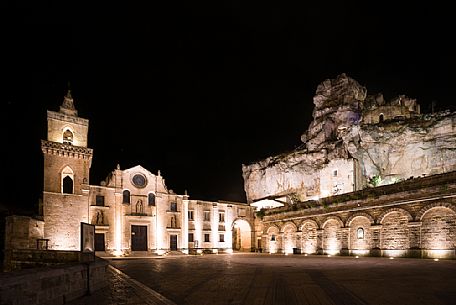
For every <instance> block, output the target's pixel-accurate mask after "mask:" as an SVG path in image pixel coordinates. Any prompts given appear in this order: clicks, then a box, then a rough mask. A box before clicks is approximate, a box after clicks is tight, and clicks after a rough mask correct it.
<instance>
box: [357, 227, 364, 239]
mask: <svg viewBox="0 0 456 305" xmlns="http://www.w3.org/2000/svg"><path fill="white" fill-rule="evenodd" d="M356 233H357V236H358V239H364V229H363V228H358V231H357V232H356Z"/></svg>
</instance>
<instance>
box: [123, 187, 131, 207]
mask: <svg viewBox="0 0 456 305" xmlns="http://www.w3.org/2000/svg"><path fill="white" fill-rule="evenodd" d="M122 203H128V204H130V191H129V190H125V191H123V192H122Z"/></svg>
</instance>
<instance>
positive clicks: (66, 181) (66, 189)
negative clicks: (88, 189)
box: [62, 176, 73, 194]
mask: <svg viewBox="0 0 456 305" xmlns="http://www.w3.org/2000/svg"><path fill="white" fill-rule="evenodd" d="M62 190H63V193H64V194H73V179H71V177H70V176H66V177H65V178H63V186H62Z"/></svg>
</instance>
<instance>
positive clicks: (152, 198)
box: [147, 193, 155, 206]
mask: <svg viewBox="0 0 456 305" xmlns="http://www.w3.org/2000/svg"><path fill="white" fill-rule="evenodd" d="M147 202H148V204H149V205H153V206H155V194H154V193H149V195H148V196H147Z"/></svg>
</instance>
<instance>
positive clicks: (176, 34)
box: [0, 1, 456, 210]
mask: <svg viewBox="0 0 456 305" xmlns="http://www.w3.org/2000/svg"><path fill="white" fill-rule="evenodd" d="M301 2H303V3H301ZM305 2H307V1H299V3H301V4H300V5H280V4H278V3H274V4H267V3H266V2H262V3H261V5H253V4H249V5H246V4H244V1H237V2H224V3H220V2H217V4H215V5H214V4H210V5H207V4H204V5H203V4H195V3H193V2H191V3H187V4H179V3H170V4H169V5H166V4H163V5H161V6H154V7H152V6H151V7H124V6H120V5H119V6H116V5H114V4H110V6H105V7H103V8H96V7H93V6H92V7H77V6H75V5H74V6H73V5H65V6H62V5H61V4H53V3H52V2H47V3H46V5H42V4H36V3H35V2H31V4H29V3H27V2H26V1H25V2H18V3H9V4H3V5H4V7H3V9H2V13H1V14H2V16H0V17H2V18H1V19H2V20H3V21H2V28H1V30H0V34H1V46H2V47H1V48H2V52H1V54H2V55H0V56H1V58H2V60H1V62H2V67H1V70H0V71H1V73H2V74H3V78H2V79H3V81H2V89H1V93H0V96H1V117H2V119H1V121H2V123H1V131H2V135H3V138H4V141H3V144H2V150H1V151H2V160H3V163H4V168H5V170H4V171H3V174H2V175H1V176H2V181H1V187H2V194H3V195H4V196H2V199H1V202H0V204H2V205H6V206H13V207H15V208H18V209H24V210H27V209H29V210H33V209H35V208H36V206H35V203H36V202H37V200H38V198H39V196H40V191H41V189H42V175H43V169H42V156H41V151H40V140H41V139H45V138H46V128H47V126H46V110H54V111H58V108H59V106H60V105H61V103H62V100H63V96H64V94H65V93H66V89H67V83H68V81H69V82H70V83H71V89H72V93H73V97H74V99H75V106H76V108H77V109H78V111H79V115H80V116H81V117H84V118H87V119H89V120H90V131H89V147H91V148H93V149H94V159H93V165H92V169H91V184H99V183H100V181H101V180H103V179H104V178H105V177H106V176H107V175H108V173H109V172H110V171H111V170H112V169H114V168H115V166H116V164H117V163H120V166H121V168H122V169H125V168H129V167H132V166H135V165H138V164H140V165H142V166H144V167H145V168H147V169H149V170H150V171H151V172H152V173H156V172H157V170H161V173H162V175H163V176H164V178H165V179H166V183H167V185H168V187H169V188H171V189H173V190H175V191H176V192H177V193H183V192H184V190H185V189H187V190H188V193H189V195H190V197H191V198H193V199H206V200H218V199H222V200H235V201H245V194H244V191H243V180H242V176H241V164H243V163H244V164H246V163H250V162H253V161H255V160H258V159H261V158H265V157H268V156H270V155H274V154H277V153H280V152H284V151H289V150H293V149H294V148H296V147H297V146H299V145H300V140H299V138H300V134H301V133H302V132H304V131H305V130H306V129H307V127H308V125H309V123H310V121H311V118H312V117H311V114H312V109H313V104H312V96H313V95H314V93H315V90H316V87H317V85H318V84H319V83H320V82H322V81H323V80H325V79H327V78H334V77H336V76H337V75H338V74H340V73H343V72H345V73H347V74H348V75H349V76H351V77H353V78H355V79H356V80H357V81H358V82H359V83H360V84H362V85H364V86H366V87H367V89H368V93H378V92H383V93H384V95H385V97H386V98H391V97H393V96H395V95H399V94H405V95H407V96H410V97H413V98H417V99H418V101H419V103H420V104H421V105H422V111H423V112H429V111H430V106H429V105H430V103H431V102H432V101H435V102H436V105H437V106H436V107H437V109H445V108H451V109H453V110H454V106H453V105H452V103H453V94H452V93H453V92H452V91H453V88H452V87H453V84H454V83H455V76H454V71H455V68H456V64H455V54H456V53H455V47H453V46H452V45H453V44H454V42H453V40H454V24H453V22H452V19H451V18H450V17H451V16H450V12H451V10H450V9H449V8H447V7H443V6H441V5H438V4H437V3H435V4H434V2H433V3H426V5H419V4H416V3H415V4H413V5H409V6H405V5H403V6H402V7H398V6H397V5H395V6H388V7H384V6H380V3H381V2H378V1H377V2H378V3H379V4H378V5H377V6H373V5H372V4H371V5H372V6H370V7H363V6H360V5H354V4H350V5H349V4H344V3H342V2H341V1H339V2H336V3H333V4H331V3H328V2H325V3H324V4H319V5H313V4H305ZM57 5H59V6H57ZM5 194H6V195H5Z"/></svg>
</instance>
